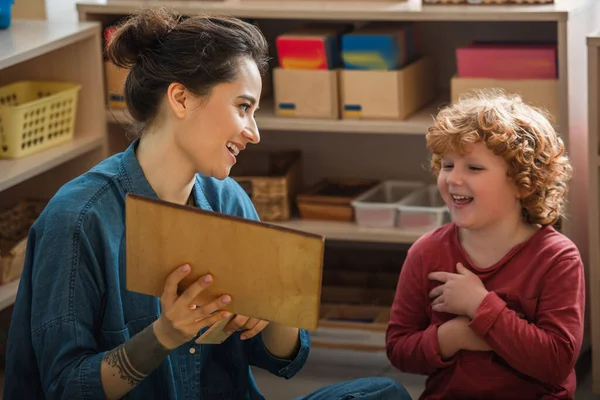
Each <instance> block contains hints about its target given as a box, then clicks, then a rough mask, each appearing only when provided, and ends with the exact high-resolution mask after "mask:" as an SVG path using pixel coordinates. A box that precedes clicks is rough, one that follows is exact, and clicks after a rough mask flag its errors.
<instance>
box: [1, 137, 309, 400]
mask: <svg viewBox="0 0 600 400" xmlns="http://www.w3.org/2000/svg"><path fill="white" fill-rule="evenodd" d="M137 143H138V142H137V141H136V142H134V143H132V144H131V145H130V146H129V147H128V148H127V149H126V151H124V152H123V153H120V154H116V155H114V156H111V157H109V158H107V159H105V160H104V161H102V162H101V163H100V164H98V165H97V166H96V167H94V168H93V169H91V170H90V171H88V172H86V173H85V174H83V175H81V176H80V177H78V178H76V179H74V180H73V181H71V182H69V183H67V184H65V185H64V186H63V187H62V188H61V189H60V190H59V191H58V192H57V193H56V195H55V196H54V197H53V198H52V199H51V201H50V202H49V204H48V205H47V206H46V208H45V209H44V211H43V213H42V215H41V216H40V217H39V218H38V219H37V220H36V222H35V223H34V225H33V227H32V228H31V230H30V233H29V237H28V244H27V251H26V255H25V265H24V269H23V274H22V277H21V282H20V285H19V291H18V294H17V299H16V301H15V305H14V312H13V319H12V322H11V326H10V331H9V335H8V345H7V355H6V358H7V361H6V378H5V389H4V399H5V400H13V399H15V400H16V399H36V398H48V399H57V398H60V399H103V398H105V395H104V391H103V389H102V383H101V377H100V364H101V362H102V357H103V356H104V354H105V353H106V351H108V350H111V349H113V348H115V347H116V346H118V345H120V344H122V343H124V342H125V341H126V340H128V339H129V338H130V337H132V336H133V335H135V334H136V333H138V332H140V331H141V330H143V329H144V328H145V327H147V326H148V325H149V324H151V323H152V322H153V321H155V320H156V319H157V318H158V316H159V314H160V299H159V298H158V297H153V296H147V295H142V294H138V293H133V292H130V291H128V290H127V289H126V284H125V278H126V272H125V271H126V267H125V259H126V258H125V250H126V248H125V195H126V194H127V193H136V194H139V195H144V196H148V197H154V198H157V197H158V196H157V195H156V193H155V192H154V191H153V189H152V188H151V186H150V184H149V183H148V181H147V180H146V178H145V176H144V173H143V171H142V169H141V167H140V165H139V163H138V160H137V157H136V154H135V149H136V146H137ZM194 195H195V196H194V197H195V201H196V206H198V207H200V208H202V209H205V210H212V211H215V212H220V213H227V214H232V215H236V216H241V217H245V218H250V219H255V220H258V215H257V213H256V211H255V209H254V206H253V205H252V203H251V201H250V199H249V198H248V196H247V195H246V193H245V192H244V191H243V190H242V188H241V187H240V186H239V185H238V184H237V183H236V182H235V181H234V180H233V179H231V178H227V179H225V180H222V181H221V180H217V179H214V178H206V177H202V176H199V175H198V176H197V178H196V182H195V185H194ZM198 229H202V228H201V227H199V228H198ZM199 245H201V243H199ZM173 267H174V268H176V267H177V266H173ZM205 329H206V328H205ZM205 329H203V331H204V330H205ZM203 331H202V332H203ZM239 336H240V333H236V334H234V335H232V336H231V337H230V338H229V339H227V340H226V341H225V342H224V343H223V344H220V345H197V344H195V342H194V341H190V342H189V343H186V344H184V345H182V346H180V347H179V348H177V349H175V350H173V351H172V352H171V353H170V355H169V356H168V357H167V358H166V359H165V361H164V362H162V363H161V364H160V366H159V367H158V368H157V369H156V370H154V372H152V373H151V374H150V375H149V376H148V377H147V378H146V379H145V380H143V381H142V382H141V383H140V384H139V385H138V386H136V387H135V388H134V389H133V390H131V391H130V392H129V394H128V395H127V396H126V398H129V399H202V400H208V399H219V400H222V399H264V397H263V395H262V394H261V393H260V391H259V390H258V388H257V386H256V383H255V381H254V378H253V377H252V372H251V369H250V366H251V365H252V366H256V367H260V368H263V369H266V370H268V371H269V372H271V373H273V374H275V375H276V376H280V377H283V378H286V379H289V378H291V377H293V376H294V375H295V374H296V373H297V372H298V371H299V370H300V369H301V368H302V367H303V365H304V363H305V362H306V359H307V357H308V353H309V347H310V340H309V333H308V332H307V331H304V330H300V343H301V345H300V350H299V351H298V353H297V355H295V358H294V359H293V360H282V359H278V358H276V357H274V356H272V355H271V354H270V353H269V352H268V351H267V349H266V348H265V346H264V343H263V341H262V337H261V335H260V334H259V335H257V336H255V337H254V338H252V339H250V340H247V341H242V340H240V337H239Z"/></svg>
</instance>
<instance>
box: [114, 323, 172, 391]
mask: <svg viewBox="0 0 600 400" xmlns="http://www.w3.org/2000/svg"><path fill="white" fill-rule="evenodd" d="M169 353H170V350H169V349H167V348H165V347H164V346H163V345H162V344H161V343H160V342H159V341H158V339H157V338H156V335H154V328H153V326H152V325H150V326H148V327H146V329H144V330H143V331H141V332H140V333H138V334H137V335H135V336H134V337H132V338H131V339H129V340H128V341H127V342H125V343H124V344H122V345H121V346H119V347H117V348H115V349H113V350H111V351H109V352H108V353H106V355H105V356H104V361H105V362H106V363H107V364H108V365H110V366H111V367H113V368H116V369H117V370H118V371H119V375H120V378H121V379H122V380H124V381H127V382H128V383H129V385H131V386H135V385H137V384H138V383H140V382H141V381H142V380H143V379H144V378H145V377H146V376H148V375H150V373H152V371H154V370H155V369H156V367H158V366H159V365H160V363H162V362H163V360H164V359H165V358H166V357H167V356H168V355H169Z"/></svg>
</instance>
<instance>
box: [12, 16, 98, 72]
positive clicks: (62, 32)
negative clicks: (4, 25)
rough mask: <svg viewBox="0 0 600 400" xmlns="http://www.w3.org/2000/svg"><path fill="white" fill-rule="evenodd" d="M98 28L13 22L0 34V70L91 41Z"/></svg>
mask: <svg viewBox="0 0 600 400" xmlns="http://www.w3.org/2000/svg"><path fill="white" fill-rule="evenodd" d="M99 29H100V25H99V24H97V23H92V22H82V23H67V22H64V21H56V22H49V21H37V20H13V21H12V23H11V26H10V28H8V29H5V30H0V69H3V68H7V67H10V66H13V65H16V64H18V63H21V62H23V61H27V60H30V59H32V58H35V57H38V56H41V55H43V54H46V53H49V52H51V51H54V50H56V49H59V48H62V47H65V46H68V45H70V44H72V43H76V42H78V41H80V40H82V39H85V38H88V37H93V36H94V35H95V34H96V32H98V31H99Z"/></svg>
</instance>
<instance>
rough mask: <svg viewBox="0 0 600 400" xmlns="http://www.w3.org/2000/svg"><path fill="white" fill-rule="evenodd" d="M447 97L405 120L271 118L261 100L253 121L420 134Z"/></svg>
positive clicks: (114, 118) (121, 115)
mask: <svg viewBox="0 0 600 400" xmlns="http://www.w3.org/2000/svg"><path fill="white" fill-rule="evenodd" d="M448 98H449V96H441V97H440V98H438V99H437V100H435V101H433V102H432V103H431V104H430V105H428V106H426V107H424V108H423V109H422V110H419V111H417V112H416V113H415V114H413V115H412V116H411V117H409V118H408V119H406V120H357V119H317V118H295V117H280V116H277V115H275V110H274V107H273V100H272V99H266V100H263V101H261V105H260V110H259V111H258V112H257V113H256V122H257V124H258V127H259V129H261V130H271V131H277V130H279V131H297V132H334V133H373V134H388V135H424V134H425V133H427V129H428V128H429V126H431V123H432V122H433V116H434V115H435V114H437V110H438V108H439V107H440V106H442V105H444V104H445V103H447V102H448ZM106 119H107V121H108V122H109V123H118V124H127V123H129V122H130V121H131V116H130V115H129V113H128V112H127V111H126V110H121V109H110V110H107V111H106Z"/></svg>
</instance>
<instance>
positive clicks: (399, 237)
mask: <svg viewBox="0 0 600 400" xmlns="http://www.w3.org/2000/svg"><path fill="white" fill-rule="evenodd" d="M274 224H275V225H279V226H284V227H286V228H291V229H296V230H299V231H306V232H312V233H316V234H318V235H322V236H324V237H325V238H326V239H331V240H344V241H349V242H380V243H403V244H412V243H414V242H415V241H416V240H417V239H418V238H419V237H420V236H421V235H422V234H423V232H418V231H417V232H410V231H408V232H407V231H404V230H402V229H376V228H367V227H361V226H358V225H357V224H354V223H352V222H333V221H332V222H329V221H313V220H305V219H294V220H291V221H285V222H275V223H274Z"/></svg>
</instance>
